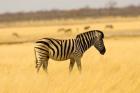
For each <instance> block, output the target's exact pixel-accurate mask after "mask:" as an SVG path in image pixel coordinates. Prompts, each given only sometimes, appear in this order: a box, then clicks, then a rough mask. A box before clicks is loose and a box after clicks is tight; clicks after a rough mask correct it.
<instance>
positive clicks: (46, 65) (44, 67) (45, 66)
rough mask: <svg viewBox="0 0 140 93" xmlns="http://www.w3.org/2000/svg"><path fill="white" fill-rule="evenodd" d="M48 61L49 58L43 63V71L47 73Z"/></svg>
mask: <svg viewBox="0 0 140 93" xmlns="http://www.w3.org/2000/svg"><path fill="white" fill-rule="evenodd" d="M48 60H49V57H46V60H45V61H44V62H43V70H44V71H45V72H46V73H47V68H48Z"/></svg>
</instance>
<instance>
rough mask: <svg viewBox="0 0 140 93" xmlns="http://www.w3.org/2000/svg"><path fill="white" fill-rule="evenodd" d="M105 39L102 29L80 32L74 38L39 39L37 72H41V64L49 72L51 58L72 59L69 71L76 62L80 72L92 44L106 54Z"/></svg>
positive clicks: (36, 56)
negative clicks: (86, 52)
mask: <svg viewBox="0 0 140 93" xmlns="http://www.w3.org/2000/svg"><path fill="white" fill-rule="evenodd" d="M103 39H104V34H103V32H102V31H100V30H91V31H88V32H84V33H80V34H78V35H77V36H76V38H72V39H66V40H61V39H54V38H42V39H39V40H37V41H36V43H35V47H34V51H35V58H36V68H37V72H39V70H40V67H41V66H42V67H43V70H44V71H46V72H47V67H48V60H49V59H50V58H51V59H53V60H57V61H64V60H68V59H70V64H69V72H71V71H72V70H73V67H74V64H75V63H76V64H77V67H78V70H79V72H81V70H82V66H81V58H82V56H83V54H84V53H85V51H86V50H88V49H89V48H90V47H91V46H93V45H94V46H95V48H96V49H97V50H98V51H99V52H100V54H102V55H104V54H105V52H106V48H105V46H104V41H103Z"/></svg>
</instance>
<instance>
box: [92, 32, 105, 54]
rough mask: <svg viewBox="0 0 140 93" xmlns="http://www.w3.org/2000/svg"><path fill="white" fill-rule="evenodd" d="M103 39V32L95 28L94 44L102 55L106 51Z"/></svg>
mask: <svg viewBox="0 0 140 93" xmlns="http://www.w3.org/2000/svg"><path fill="white" fill-rule="evenodd" d="M103 39H104V34H103V32H101V31H99V30H95V31H94V46H95V48H96V49H97V50H98V51H99V52H100V54H102V55H104V54H105V52H106V48H105V46H104V41H103Z"/></svg>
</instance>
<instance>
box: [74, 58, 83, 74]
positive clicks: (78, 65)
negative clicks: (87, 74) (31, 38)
mask: <svg viewBox="0 0 140 93" xmlns="http://www.w3.org/2000/svg"><path fill="white" fill-rule="evenodd" d="M75 60H76V64H77V67H78V70H79V72H80V73H81V71H82V66H81V58H77V59H75Z"/></svg>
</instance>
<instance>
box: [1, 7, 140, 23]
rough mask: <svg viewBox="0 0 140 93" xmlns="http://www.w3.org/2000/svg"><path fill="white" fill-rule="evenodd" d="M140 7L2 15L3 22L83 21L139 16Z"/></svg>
mask: <svg viewBox="0 0 140 93" xmlns="http://www.w3.org/2000/svg"><path fill="white" fill-rule="evenodd" d="M139 15H140V6H133V5H131V6H127V7H123V8H117V7H109V8H98V9H94V8H89V7H84V8H80V9H72V10H50V11H47V10H46V11H36V12H18V13H5V14H0V23H1V22H17V21H38V20H53V19H70V18H72V19H82V18H99V17H106V16H122V17H128V16H139Z"/></svg>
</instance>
